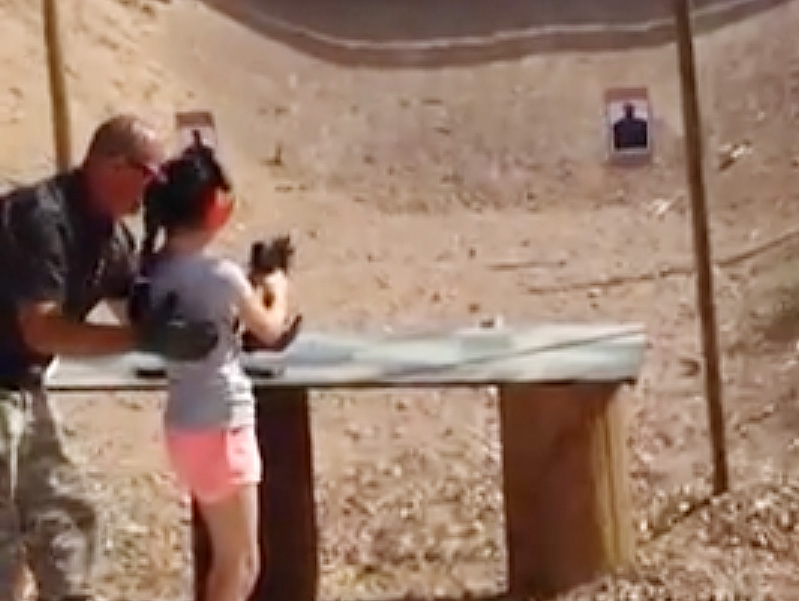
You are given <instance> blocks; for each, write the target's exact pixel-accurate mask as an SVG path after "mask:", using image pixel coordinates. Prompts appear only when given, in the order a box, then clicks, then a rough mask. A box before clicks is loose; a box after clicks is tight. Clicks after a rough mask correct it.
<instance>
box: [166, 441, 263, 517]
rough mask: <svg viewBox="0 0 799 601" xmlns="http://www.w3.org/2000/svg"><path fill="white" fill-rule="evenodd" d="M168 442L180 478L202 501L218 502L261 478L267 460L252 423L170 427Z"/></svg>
mask: <svg viewBox="0 0 799 601" xmlns="http://www.w3.org/2000/svg"><path fill="white" fill-rule="evenodd" d="M166 446H167V452H168V454H169V459H170V461H171V462H172V467H173V469H174V470H175V472H176V473H177V476H178V478H179V479H180V480H181V481H182V482H183V483H184V484H185V485H186V486H187V487H188V489H189V492H190V493H191V494H192V496H194V497H195V498H196V499H197V500H198V501H199V502H201V503H217V502H219V501H222V500H224V499H225V498H226V497H227V496H229V495H230V494H231V493H233V492H235V491H236V489H237V488H239V487H240V486H242V485H245V484H258V483H259V482H260V481H261V477H262V473H263V464H262V461H261V453H260V450H259V447H258V439H257V438H256V436H255V428H254V427H252V426H246V427H241V428H232V429H220V430H199V431H192V430H168V431H167V433H166Z"/></svg>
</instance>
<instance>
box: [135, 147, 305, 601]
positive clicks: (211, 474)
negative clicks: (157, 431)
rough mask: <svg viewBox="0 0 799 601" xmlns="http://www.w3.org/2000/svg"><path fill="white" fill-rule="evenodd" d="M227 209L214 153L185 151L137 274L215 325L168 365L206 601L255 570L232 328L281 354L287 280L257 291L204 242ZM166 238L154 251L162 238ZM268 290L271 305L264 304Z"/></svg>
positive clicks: (232, 598)
mask: <svg viewBox="0 0 799 601" xmlns="http://www.w3.org/2000/svg"><path fill="white" fill-rule="evenodd" d="M232 210H233V198H232V195H231V194H230V186H229V184H228V181H227V178H226V177H225V174H224V172H223V171H222V169H221V167H220V165H219V164H218V162H217V161H216V159H215V157H214V155H213V152H212V151H210V149H208V148H204V149H201V150H198V149H190V150H188V151H185V152H184V154H183V155H181V156H180V157H178V158H177V159H175V160H173V161H171V162H170V163H168V164H167V165H166V167H165V171H164V174H163V178H161V180H160V181H158V182H156V183H154V184H153V186H152V187H151V189H150V190H149V191H148V195H147V199H146V204H145V211H146V213H145V230H146V231H145V239H144V242H143V249H142V270H143V272H144V275H145V276H146V277H147V278H148V280H149V284H148V286H149V295H148V296H149V297H150V300H152V301H153V302H155V303H157V302H159V301H162V300H163V299H165V298H168V297H172V298H173V299H176V302H177V307H178V310H179V311H180V312H181V314H183V315H185V316H187V317H188V316H190V315H191V316H194V317H196V318H198V319H206V320H211V321H212V322H213V323H214V324H215V325H216V326H217V330H218V335H219V342H218V343H217V346H216V348H215V349H214V350H213V351H212V352H211V354H210V355H209V356H208V357H207V358H206V359H204V360H201V361H191V362H170V363H169V364H168V365H167V376H168V380H169V383H168V398H167V403H166V408H165V416H164V421H165V430H166V442H167V451H168V454H169V458H170V460H171V462H172V465H173V467H174V469H175V471H176V473H177V475H178V477H179V478H180V480H182V482H183V483H184V484H185V485H186V486H187V487H188V489H189V491H190V492H191V494H192V496H193V497H194V499H195V500H196V502H197V505H198V507H199V511H200V513H201V515H202V517H203V520H204V523H205V525H206V526H207V529H208V533H209V536H210V542H211V549H212V565H211V570H210V573H209V576H208V581H207V585H206V593H205V597H204V599H205V601H244V600H245V599H246V598H247V597H248V595H249V594H250V593H251V591H252V589H253V587H254V585H255V582H256V579H257V577H258V573H259V569H260V568H259V565H258V563H259V556H260V552H259V545H258V498H257V486H258V483H259V482H260V480H261V473H262V464H261V457H260V455H259V449H258V443H257V440H256V435H255V427H254V422H255V398H254V395H253V390H252V385H251V382H250V380H249V378H248V376H247V374H246V373H245V372H244V370H243V369H242V366H241V364H240V361H239V359H240V353H241V343H240V338H239V333H238V329H239V326H238V322H239V321H241V323H242V324H243V326H244V327H245V328H246V329H247V330H249V332H251V333H252V334H253V335H254V336H255V337H256V338H257V339H259V340H260V341H261V342H262V343H264V344H265V345H267V346H268V347H270V348H275V347H277V348H283V347H285V346H286V345H287V344H288V343H290V342H291V340H292V338H293V337H294V336H295V334H296V330H297V328H298V323H299V321H298V320H297V319H295V320H294V321H292V322H291V323H289V322H288V320H287V317H288V307H287V305H288V303H287V294H288V280H287V278H286V274H285V273H283V272H281V271H278V272H277V273H274V272H273V273H272V274H271V275H269V276H268V278H267V281H262V282H256V285H255V286H254V285H253V283H251V282H250V281H249V280H248V277H247V274H245V272H244V270H243V269H242V268H241V267H239V266H238V265H237V264H236V263H234V262H232V261H228V260H225V259H221V258H217V257H214V256H213V255H212V254H211V253H210V252H209V251H208V246H209V244H210V243H211V242H212V241H213V240H214V237H215V236H216V235H217V233H218V232H219V230H220V229H221V228H222V227H223V226H224V224H225V223H226V222H227V221H228V219H229V217H230V214H231V212H232ZM160 231H163V233H164V242H163V244H162V246H161V248H160V249H159V250H158V251H157V252H154V247H155V241H156V237H157V236H158V233H159V232H160ZM260 286H263V287H267V288H268V292H269V296H270V297H271V300H272V302H271V304H270V305H269V307H268V308H266V307H265V306H264V304H263V301H262V298H263V297H264V291H263V290H259V289H258V288H259V287H260Z"/></svg>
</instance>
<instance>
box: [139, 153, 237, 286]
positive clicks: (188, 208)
mask: <svg viewBox="0 0 799 601" xmlns="http://www.w3.org/2000/svg"><path fill="white" fill-rule="evenodd" d="M230 190H231V184H230V180H229V178H228V176H227V174H226V172H225V170H224V168H223V167H222V165H221V164H220V163H219V161H218V160H217V158H216V154H215V153H214V150H213V149H212V148H210V147H209V146H206V145H205V144H203V143H202V142H201V141H199V140H195V143H194V144H193V145H192V146H190V147H188V148H187V149H186V150H184V151H183V153H182V154H180V155H179V156H178V157H176V158H174V159H172V160H170V161H169V162H167V164H166V165H165V166H164V168H163V173H162V177H160V178H159V179H158V180H157V181H155V182H153V183H152V184H151V185H150V186H149V188H148V189H147V191H146V193H145V197H144V238H143V241H142V249H141V258H140V260H141V269H142V272H143V273H146V272H147V270H148V269H149V267H150V265H151V263H152V259H153V256H154V254H155V247H156V242H157V240H158V235H159V233H161V231H164V232H170V231H174V230H175V229H180V228H190V227H194V226H197V225H199V224H201V223H202V222H203V220H204V219H205V217H206V214H207V212H208V210H209V208H210V203H211V202H213V199H214V195H215V194H216V192H218V191H224V192H229V191H230Z"/></svg>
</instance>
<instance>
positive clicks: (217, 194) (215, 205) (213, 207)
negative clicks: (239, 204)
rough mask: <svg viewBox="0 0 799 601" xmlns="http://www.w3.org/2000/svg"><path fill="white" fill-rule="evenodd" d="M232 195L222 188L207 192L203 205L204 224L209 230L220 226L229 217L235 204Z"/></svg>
mask: <svg viewBox="0 0 799 601" xmlns="http://www.w3.org/2000/svg"><path fill="white" fill-rule="evenodd" d="M235 204H236V203H235V200H234V198H233V195H232V194H230V193H228V192H225V191H224V190H213V191H211V192H209V194H208V198H207V200H206V203H205V206H206V209H205V219H204V225H205V227H206V228H208V229H209V230H217V229H219V228H221V227H222V226H223V225H225V223H227V220H228V219H230V215H231V213H233V206H234V205H235Z"/></svg>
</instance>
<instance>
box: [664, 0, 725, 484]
mask: <svg viewBox="0 0 799 601" xmlns="http://www.w3.org/2000/svg"><path fill="white" fill-rule="evenodd" d="M673 4H674V21H675V25H676V29H677V57H678V59H679V66H680V83H681V91H682V107H683V121H684V122H685V153H686V162H685V170H686V177H687V180H688V188H689V191H690V200H691V217H692V220H691V226H692V228H691V230H692V233H693V239H694V257H695V263H696V297H697V310H698V313H699V323H700V326H701V327H700V333H701V342H702V357H703V367H704V369H703V372H704V378H705V394H706V396H707V412H708V421H709V422H710V438H711V443H712V447H711V452H712V458H713V494H716V495H720V494H723V493H725V492H727V489H728V488H729V469H728V466H727V444H726V438H725V425H724V405H723V400H722V396H723V395H722V389H723V387H722V380H721V371H722V370H721V358H720V352H719V343H718V327H717V324H716V302H715V294H714V285H713V253H712V249H711V244H710V227H709V224H708V210H707V199H706V196H707V190H706V186H705V173H704V153H703V144H702V142H703V134H702V119H701V112H700V107H699V90H698V85H697V80H696V79H697V78H696V59H695V57H694V41H693V28H692V23H691V4H692V3H691V2H690V0H674V3H673Z"/></svg>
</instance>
